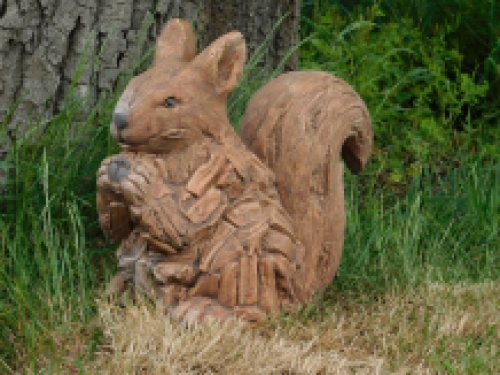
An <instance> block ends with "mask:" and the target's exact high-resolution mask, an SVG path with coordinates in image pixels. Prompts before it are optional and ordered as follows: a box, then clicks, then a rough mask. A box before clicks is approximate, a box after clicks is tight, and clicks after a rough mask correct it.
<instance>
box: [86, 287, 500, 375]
mask: <svg viewBox="0 0 500 375" xmlns="http://www.w3.org/2000/svg"><path fill="white" fill-rule="evenodd" d="M499 286H500V284H499V282H489V283H482V284H473V285H445V284H436V283H427V284H425V285H423V286H422V287H420V288H418V289H417V290H413V291H410V292H408V291H407V292H406V293H403V292H401V291H397V290H394V291H393V292H391V293H387V295H385V296H383V298H380V299H378V300H371V301H369V300H367V299H366V298H364V299H363V298H360V297H359V296H358V297H355V296H347V295H343V296H338V297H337V298H336V299H334V300H330V301H327V303H326V306H325V304H323V305H324V306H323V308H322V311H321V312H320V313H318V314H316V316H315V317H314V318H312V319H311V318H308V319H305V318H304V316H303V313H297V314H296V315H295V316H290V317H287V318H279V317H275V318H272V319H269V320H268V321H267V322H265V323H262V324H259V325H258V326H254V327H248V326H245V325H243V324H241V323H238V324H232V325H225V326H220V325H216V324H203V325H197V326H190V327H186V326H182V325H178V324H173V323H171V322H170V320H169V319H168V318H165V317H164V316H162V315H158V314H156V313H155V312H153V311H152V310H151V309H148V308H146V307H145V306H142V307H138V306H131V307H129V308H127V309H124V310H123V309H119V308H116V307H114V306H110V305H109V304H100V322H101V323H100V324H101V325H102V327H103V329H104V334H105V345H104V346H103V347H102V348H101V350H100V351H99V352H98V354H97V357H96V359H95V361H93V362H91V363H87V365H86V370H87V371H86V373H105V374H213V373H217V374H240V375H243V374H387V373H398V374H403V373H411V374H434V373H458V374H462V373H464V374H465V373H478V374H483V373H485V374H490V373H491V374H498V373H500V359H499V357H500V352H499V347H500V333H499V332H500V317H499V313H498V311H499V308H500V288H499ZM301 314H302V315H301ZM477 361H479V362H477ZM474 366H476V367H474ZM478 366H479V367H478ZM475 368H477V369H478V372H474V369H475ZM471 371H472V372H471Z"/></svg>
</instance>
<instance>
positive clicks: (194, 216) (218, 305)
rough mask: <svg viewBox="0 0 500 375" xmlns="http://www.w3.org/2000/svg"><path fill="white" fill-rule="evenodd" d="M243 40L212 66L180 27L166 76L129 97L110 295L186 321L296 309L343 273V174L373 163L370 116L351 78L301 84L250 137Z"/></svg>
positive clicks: (273, 94)
mask: <svg viewBox="0 0 500 375" xmlns="http://www.w3.org/2000/svg"><path fill="white" fill-rule="evenodd" d="M245 58H246V46H245V42H244V39H243V37H242V35H241V34H240V33H239V32H230V33H228V34H225V35H223V36H222V37H220V38H219V39H217V40H216V41H215V42H213V43H212V44H211V45H210V46H208V47H207V48H205V49H204V50H203V51H202V52H201V53H200V54H198V55H197V53H196V38H195V35H194V32H193V29H192V28H191V26H190V25H189V23H188V22H187V21H185V20H181V19H172V20H170V21H169V22H168V23H167V25H166V26H165V28H164V30H163V31H162V33H161V35H160V36H159V37H158V40H157V47H156V53H155V57H154V65H153V67H152V68H150V69H149V70H147V71H146V72H144V73H142V74H140V75H139V76H136V77H134V78H133V79H132V80H131V81H130V83H129V84H128V86H127V87H126V89H125V91H124V92H123V94H122V96H121V97H120V99H119V101H118V103H117V105H116V109H115V112H114V115H113V120H112V123H111V134H112V136H113V137H114V138H115V139H116V140H117V142H118V143H119V144H120V146H121V148H122V152H121V153H120V154H119V155H113V156H111V157H108V158H107V159H105V160H104V161H103V162H102V165H101V167H100V169H99V171H98V172H97V187H98V192H97V210H98V215H99V223H100V225H101V227H102V229H103V231H104V233H105V234H106V235H107V237H109V238H110V239H111V240H112V241H115V242H119V243H120V245H119V248H118V250H117V257H118V267H119V272H118V274H117V275H116V276H115V277H114V278H113V279H112V280H111V283H110V285H109V293H111V294H113V295H121V294H123V292H124V291H132V292H133V293H132V296H139V295H141V296H146V297H147V298H149V299H151V300H152V301H155V302H156V303H157V305H158V306H160V307H161V308H163V309H164V311H165V312H170V313H171V314H172V316H173V317H174V318H175V319H178V320H182V319H186V320H188V321H202V320H205V319H207V318H215V319H219V320H223V321H224V320H227V319H231V318H242V319H244V320H246V321H259V320H261V319H263V318H264V317H265V316H266V314H268V313H273V312H278V311H281V310H285V311H290V310H291V309H293V308H297V307H300V306H301V305H303V304H304V303H306V302H308V301H310V300H311V299H312V297H313V295H314V293H316V292H321V291H323V290H324V289H325V288H326V287H327V286H328V284H329V283H330V282H331V281H332V278H333V276H334V274H335V272H336V270H337V267H338V265H339V262H340V257H341V252H342V246H343V238H344V227H345V213H344V195H343V194H344V193H343V163H342V161H341V159H340V155H341V156H342V158H343V159H344V161H345V163H346V164H347V166H348V167H349V169H350V170H351V171H353V172H356V173H357V172H359V171H361V170H362V169H363V167H364V166H365V164H366V163H367V160H368V158H369V156H370V152H371V149H372V144H373V132H372V126H371V120H370V117H369V114H368V110H367V108H366V106H365V104H364V103H363V101H362V100H361V98H360V97H359V96H358V95H357V94H356V92H355V91H354V90H353V89H352V88H351V87H350V86H349V85H348V84H347V83H346V82H344V81H343V80H341V79H340V78H337V77H335V76H332V75H330V74H328V73H324V72H316V71H303V72H289V73H285V74H282V75H281V76H279V77H277V78H275V79H273V80H272V81H271V82H269V83H268V84H267V85H265V86H264V87H263V88H261V89H260V90H259V91H257V93H256V94H255V95H254V96H253V98H252V99H251V101H250V103H249V105H248V108H247V110H246V113H245V115H244V117H243V120H242V129H241V135H238V134H237V133H236V132H235V131H234V129H233V127H232V126H231V124H230V122H229V120H228V117H227V113H226V101H227V97H228V95H229V93H230V92H231V91H232V90H233V89H234V88H235V86H236V84H237V82H238V79H239V78H240V77H241V75H242V72H243V68H244V64H245Z"/></svg>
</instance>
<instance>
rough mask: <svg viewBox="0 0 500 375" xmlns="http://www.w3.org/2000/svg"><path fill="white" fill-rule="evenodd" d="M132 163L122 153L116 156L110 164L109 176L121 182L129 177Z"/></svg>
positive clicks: (112, 179)
mask: <svg viewBox="0 0 500 375" xmlns="http://www.w3.org/2000/svg"><path fill="white" fill-rule="evenodd" d="M130 169H131V164H130V162H129V161H128V160H127V159H125V158H124V157H123V156H122V155H119V156H117V157H116V158H114V159H113V160H112V161H111V163H110V164H109V166H108V178H109V179H110V180H111V181H114V182H120V181H122V180H124V179H125V178H127V176H128V175H129V173H130Z"/></svg>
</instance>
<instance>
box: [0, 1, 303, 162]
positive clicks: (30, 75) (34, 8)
mask: <svg viewBox="0 0 500 375" xmlns="http://www.w3.org/2000/svg"><path fill="white" fill-rule="evenodd" d="M154 10H156V13H155V15H154V16H153V17H152V23H151V25H150V26H149V27H146V25H147V23H146V21H147V19H148V15H150V14H152V13H154ZM287 13H288V17H287V18H286V19H285V20H284V22H283V23H282V24H281V26H280V27H279V28H278V30H277V31H276V33H275V34H274V36H273V38H272V39H271V40H270V44H269V45H268V46H267V48H266V51H267V52H266V54H265V56H264V59H263V61H264V64H266V65H269V66H272V67H276V66H278V64H279V62H280V61H281V59H282V58H283V57H284V56H285V54H286V53H287V52H288V50H289V49H290V48H291V47H292V46H293V45H295V44H297V42H298V19H299V1H298V0H288V1H287V0H277V1H272V2H270V1H267V0H247V1H244V2H243V1H236V0H232V1H225V2H220V1H215V0H214V1H212V0H140V1H139V0H134V1H131V0H96V1H82V0H80V1H76V0H75V1H73V0H0V69H1V71H2V74H1V75H0V124H1V123H2V122H3V119H4V118H5V116H6V114H7V113H8V110H9V108H12V106H13V104H14V103H15V102H16V100H18V99H19V98H21V100H20V101H19V105H18V107H17V109H16V111H15V112H14V113H13V115H12V117H11V118H10V120H9V124H8V128H7V129H8V132H7V139H3V140H2V139H1V138H0V160H2V159H3V156H2V155H5V152H6V151H7V150H8V149H9V148H10V145H11V143H12V141H13V140H14V139H15V138H16V137H19V136H22V135H23V134H25V133H26V130H27V127H28V126H29V125H28V124H29V122H28V121H27V120H29V119H38V118H39V117H40V116H51V115H53V114H55V113H57V111H58V110H60V109H61V107H62V105H63V99H64V98H65V96H66V94H67V92H68V88H69V86H70V83H71V80H72V79H73V78H74V77H75V73H76V71H77V66H78V64H79V61H82V57H83V56H90V57H92V58H94V57H97V59H96V62H98V65H95V64H94V62H93V63H88V64H87V65H86V66H85V68H84V69H83V71H82V73H81V74H80V75H79V76H78V78H77V80H76V93H77V94H79V95H81V96H82V97H86V98H87V99H88V102H87V103H88V104H89V105H90V106H92V105H94V104H95V100H96V98H97V97H98V96H99V94H100V93H101V92H103V91H109V90H112V89H113V88H114V87H115V85H116V82H117V77H118V73H119V72H122V71H124V70H126V69H127V68H130V67H131V66H132V64H134V63H136V62H137V61H139V59H140V56H142V55H143V54H144V53H145V52H146V51H147V50H148V49H149V48H150V47H151V46H152V45H153V43H154V40H155V38H156V36H157V35H158V33H159V31H160V30H161V29H162V27H163V25H164V24H165V23H166V21H167V20H168V19H169V18H172V17H181V18H186V19H188V20H190V21H191V22H192V24H193V26H194V28H195V30H196V31H197V34H198V38H199V47H200V48H203V47H205V46H206V45H208V44H209V43H210V42H212V41H213V40H215V39H216V38H217V37H218V36H220V35H222V34H224V33H225V32H228V31H231V30H239V31H241V32H242V33H243V34H244V36H245V38H246V41H247V44H248V47H249V54H250V55H251V53H252V52H253V51H254V50H255V48H256V47H257V46H258V45H259V44H261V43H262V42H263V41H264V39H265V37H266V36H267V35H268V34H269V33H270V31H271V29H272V27H273V26H274V25H275V23H276V22H277V21H278V20H279V19H280V18H281V17H282V16H283V15H285V14H287ZM150 19H151V18H150ZM143 32H144V34H143ZM142 36H144V37H142ZM96 66H98V69H97V71H94V70H95V67H96ZM296 68H297V54H293V55H292V56H291V57H290V58H289V59H288V60H287V62H286V64H285V66H284V69H285V70H295V69H296ZM16 127H17V128H16ZM16 129H17V130H16Z"/></svg>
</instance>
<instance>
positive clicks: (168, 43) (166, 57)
mask: <svg viewBox="0 0 500 375" xmlns="http://www.w3.org/2000/svg"><path fill="white" fill-rule="evenodd" d="M195 55H196V36H195V35H194V31H193V28H192V27H191V25H190V24H189V22H188V21H186V20H183V19H180V18H172V19H171V20H170V21H168V22H167V24H166V25H165V27H164V29H163V31H162V32H161V34H160V35H159V36H158V39H157V40H156V53H155V61H154V65H159V64H162V65H164V64H169V63H174V64H175V63H179V62H180V63H188V62H190V61H191V60H192V59H193V58H194V57H195Z"/></svg>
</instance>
